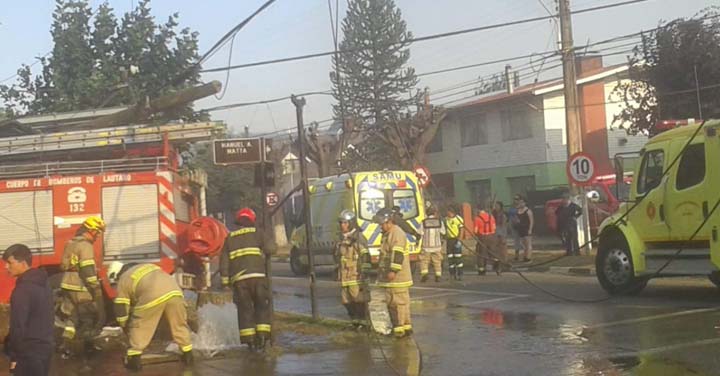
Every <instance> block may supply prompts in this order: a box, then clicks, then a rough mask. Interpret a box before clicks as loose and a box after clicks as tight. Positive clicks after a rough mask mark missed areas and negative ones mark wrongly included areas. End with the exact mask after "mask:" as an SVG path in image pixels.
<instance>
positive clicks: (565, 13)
mask: <svg viewBox="0 0 720 376" xmlns="http://www.w3.org/2000/svg"><path fill="white" fill-rule="evenodd" d="M558 1H559V3H560V4H559V5H560V6H559V8H558V9H559V10H560V15H559V16H560V38H561V40H562V47H561V53H562V60H563V84H564V87H565V129H566V132H567V152H568V157H570V156H571V155H573V154H575V153H577V152H579V151H582V136H581V133H582V130H581V127H580V111H579V107H578V93H577V75H576V73H575V47H574V46H573V36H572V20H571V18H570V0H558Z"/></svg>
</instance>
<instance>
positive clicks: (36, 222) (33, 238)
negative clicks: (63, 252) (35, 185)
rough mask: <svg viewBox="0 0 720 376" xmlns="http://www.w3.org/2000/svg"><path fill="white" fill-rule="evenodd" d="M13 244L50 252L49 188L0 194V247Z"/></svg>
mask: <svg viewBox="0 0 720 376" xmlns="http://www.w3.org/2000/svg"><path fill="white" fill-rule="evenodd" d="M15 243H22V244H25V245H27V246H28V247H29V248H30V249H33V250H36V249H41V250H44V251H47V252H53V203H52V192H51V191H50V190H46V191H31V192H8V193H0V249H3V250H4V249H6V248H7V247H9V246H11V245H13V244H15Z"/></svg>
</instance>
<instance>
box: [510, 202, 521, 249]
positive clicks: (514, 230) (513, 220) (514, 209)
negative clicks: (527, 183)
mask: <svg viewBox="0 0 720 376" xmlns="http://www.w3.org/2000/svg"><path fill="white" fill-rule="evenodd" d="M521 199H522V197H521V196H520V195H515V196H514V197H513V203H512V206H511V207H510V209H509V210H508V235H509V236H510V237H512V239H513V247H514V248H515V261H520V251H522V250H523V245H522V240H521V239H520V235H519V233H518V227H519V226H520V218H518V205H520V200H521Z"/></svg>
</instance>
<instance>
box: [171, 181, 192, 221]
mask: <svg viewBox="0 0 720 376" xmlns="http://www.w3.org/2000/svg"><path fill="white" fill-rule="evenodd" d="M173 203H174V205H175V220H177V221H182V222H187V223H190V203H188V201H187V199H186V198H185V195H184V194H183V193H182V191H181V190H180V189H178V187H175V189H174V190H173Z"/></svg>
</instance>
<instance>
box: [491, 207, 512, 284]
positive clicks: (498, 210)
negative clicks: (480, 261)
mask: <svg viewBox="0 0 720 376" xmlns="http://www.w3.org/2000/svg"><path fill="white" fill-rule="evenodd" d="M492 215H493V217H494V218H495V237H496V238H497V244H496V247H495V249H496V250H497V258H498V259H499V260H500V262H501V263H503V264H504V263H505V262H507V237H508V227H509V226H508V216H507V214H506V213H505V207H504V206H503V203H502V202H501V201H497V202H495V207H494V208H493V210H492ZM500 270H502V265H500Z"/></svg>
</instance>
